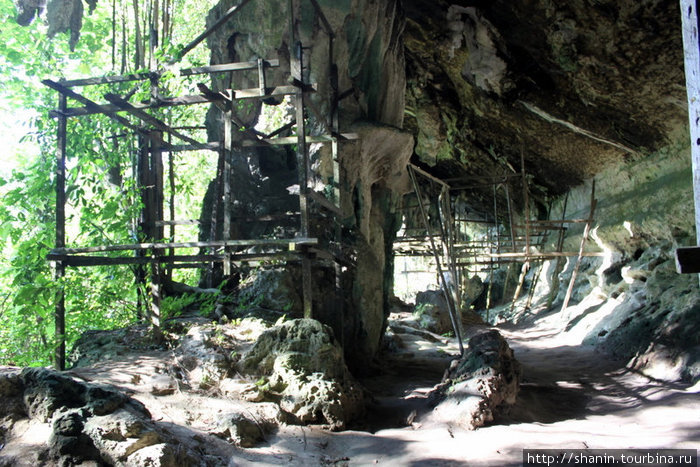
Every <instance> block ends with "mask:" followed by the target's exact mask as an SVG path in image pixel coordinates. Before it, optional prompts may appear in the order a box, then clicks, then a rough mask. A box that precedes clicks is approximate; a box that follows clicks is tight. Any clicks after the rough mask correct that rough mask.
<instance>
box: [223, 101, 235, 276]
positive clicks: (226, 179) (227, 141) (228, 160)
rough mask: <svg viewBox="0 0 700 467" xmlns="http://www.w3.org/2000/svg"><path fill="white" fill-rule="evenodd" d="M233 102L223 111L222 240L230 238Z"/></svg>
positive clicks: (226, 253)
mask: <svg viewBox="0 0 700 467" xmlns="http://www.w3.org/2000/svg"><path fill="white" fill-rule="evenodd" d="M232 117H233V102H231V103H229V108H228V109H227V110H226V112H224V171H223V187H224V206H223V209H224V225H223V232H222V240H230V239H231V165H232V158H233V134H232V132H233V125H232V120H231V119H232ZM230 275H231V261H230V258H229V250H228V247H226V248H224V277H228V276H230Z"/></svg>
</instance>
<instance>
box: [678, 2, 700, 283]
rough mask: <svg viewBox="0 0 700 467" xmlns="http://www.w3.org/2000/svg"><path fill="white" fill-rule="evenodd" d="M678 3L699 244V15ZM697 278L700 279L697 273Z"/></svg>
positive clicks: (699, 241) (690, 6) (695, 8)
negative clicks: (679, 6) (681, 30)
mask: <svg viewBox="0 0 700 467" xmlns="http://www.w3.org/2000/svg"><path fill="white" fill-rule="evenodd" d="M680 5H681V22H682V28H683V50H684V57H685V83H686V85H685V86H686V89H687V92H688V118H689V121H690V154H691V158H692V167H693V192H694V196H693V197H694V200H695V234H696V243H697V245H698V246H700V38H699V37H698V28H699V25H698V21H699V19H700V16H699V14H698V2H697V0H681V1H680ZM698 278H699V279H700V275H698Z"/></svg>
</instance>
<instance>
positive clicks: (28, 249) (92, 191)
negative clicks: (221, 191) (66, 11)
mask: <svg viewBox="0 0 700 467" xmlns="http://www.w3.org/2000/svg"><path fill="white" fill-rule="evenodd" d="M78 1H79V0H78ZM213 3H214V2H213V0H212V1H206V2H202V1H195V0H179V1H178V0H148V1H146V2H140V1H138V2H137V1H136V0H133V1H131V0H129V1H127V0H112V1H109V2H108V1H106V0H103V1H100V2H98V3H97V5H96V7H95V8H94V11H92V12H91V13H90V14H87V15H85V16H84V17H83V18H82V28H81V30H80V39H79V40H78V41H77V42H75V41H73V42H71V39H70V37H71V36H73V37H75V33H76V31H72V30H71V29H70V28H67V29H66V30H63V32H61V31H62V30H58V33H57V34H56V35H55V36H54V37H53V38H52V39H49V37H48V35H47V33H48V32H49V29H50V25H49V24H47V20H46V16H45V15H44V16H39V17H38V18H37V19H35V20H34V21H32V22H31V24H29V25H28V26H21V25H19V24H18V23H17V22H16V18H17V11H16V10H15V6H14V4H13V2H12V1H11V0H0V24H2V26H1V28H2V34H3V38H4V40H3V41H1V42H0V111H1V112H2V113H3V117H4V118H3V119H2V120H3V121H4V122H5V123H3V124H2V125H0V131H1V132H2V133H4V135H3V136H7V138H8V140H13V139H19V144H17V145H10V147H9V149H10V150H11V153H10V154H7V156H4V158H5V161H6V164H5V167H4V168H3V170H2V171H0V251H2V256H1V261H0V364H14V365H46V364H49V363H50V358H51V355H52V353H53V350H54V348H55V346H56V345H57V339H56V336H54V322H53V311H54V304H55V299H56V296H57V293H58V291H59V288H60V287H64V288H65V290H66V291H68V293H67V295H66V300H67V303H66V309H67V314H66V329H67V336H66V338H67V342H68V346H69V347H70V345H71V343H72V342H73V341H74V340H75V339H76V338H77V337H78V336H79V335H80V334H81V333H82V332H84V331H85V330H87V329H108V328H113V327H117V326H123V325H125V324H127V323H130V322H133V321H134V320H136V319H137V316H136V290H135V287H134V279H133V277H134V276H133V272H132V271H131V269H130V268H128V267H125V266H120V267H95V268H85V269H70V268H69V270H68V272H67V274H66V276H65V278H64V279H63V283H62V284H59V283H57V282H56V281H55V280H54V278H53V271H52V266H51V264H50V263H49V262H48V261H47V260H46V255H47V253H48V252H49V251H50V249H51V248H52V247H53V245H54V241H55V227H56V226H55V148H56V129H57V123H56V121H55V120H53V119H52V118H50V117H49V111H50V110H51V109H53V108H55V106H56V101H57V94H56V93H55V92H53V91H51V90H49V89H48V88H46V87H45V86H43V85H41V79H43V78H51V79H58V78H60V77H70V78H75V77H81V76H100V75H103V74H105V72H107V73H108V74H109V73H111V74H117V73H122V72H131V71H136V70H139V69H143V68H145V67H146V66H148V65H155V66H158V62H161V63H162V62H164V61H167V60H170V59H172V57H173V56H174V55H175V54H176V52H177V50H179V49H181V48H182V46H181V45H178V44H182V43H185V42H187V41H188V40H189V39H190V38H192V37H194V36H195V35H196V34H198V33H199V32H201V31H202V30H203V28H204V23H205V18H206V13H207V11H208V9H209V8H210V7H211V6H212V4H213ZM93 4H94V2H93ZM91 6H92V5H91ZM185 12H187V17H185ZM154 15H157V18H154ZM154 19H155V21H154ZM152 24H157V25H158V27H157V28H156V29H155V30H153V28H151V27H150V25H152ZM149 31H150V32H149ZM52 32H53V31H52ZM154 36H157V42H158V44H157V47H155V45H156V44H155V43H154V41H156V37H154ZM149 44H153V45H154V47H149ZM207 56H208V53H207V51H206V50H205V49H204V48H203V47H199V49H197V50H195V51H194V52H193V53H192V54H191V56H188V57H187V58H186V60H187V62H183V63H182V65H183V66H191V65H193V64H201V63H203V62H205V61H206V57H207ZM164 85H165V86H167V89H164V91H166V92H168V93H169V94H170V95H176V94H178V93H182V92H184V91H185V90H186V89H185V88H187V87H193V83H188V82H184V83H179V84H175V82H174V81H173V82H172V83H171V82H167V83H164ZM133 86H134V84H133V83H132V84H131V85H123V86H122V87H121V88H114V87H112V88H110V89H109V91H110V92H115V89H116V91H117V92H121V93H127V92H129V91H133V89H132V88H133ZM178 86H179V87H178ZM148 91H149V90H148V88H147V84H146V85H144V87H143V88H142V89H137V90H136V92H144V93H148ZM81 92H84V94H85V95H86V96H88V97H90V98H91V99H94V100H96V101H104V99H103V98H102V95H103V94H104V93H105V92H107V90H106V89H105V88H100V87H99V86H94V87H91V88H84V89H82V90H81ZM134 98H138V95H136V96H135V97H134ZM69 102H70V101H69ZM71 104H75V103H71ZM69 105H70V104H69ZM205 111H206V109H200V110H196V111H190V112H188V113H184V114H175V113H173V112H170V111H161V113H160V114H159V115H158V117H159V118H162V119H165V120H168V121H171V122H172V123H173V124H174V125H175V124H176V125H182V126H186V125H201V124H202V121H203V117H204V112H205ZM18 132H21V133H22V136H21V138H17V137H16V134H17V133H18ZM68 134H69V138H70V139H69V142H70V143H69V146H68V162H67V180H66V193H67V206H66V214H67V237H68V241H69V245H68V246H71V245H74V246H88V245H100V244H109V243H130V242H132V241H133V240H134V228H133V223H134V219H135V218H136V216H137V213H138V210H139V207H140V206H139V204H138V193H137V187H136V186H135V184H134V182H133V178H134V177H133V169H132V157H133V154H134V152H135V150H134V147H133V139H134V138H132V137H131V135H129V134H127V133H126V132H125V129H124V128H121V127H119V126H118V125H116V124H115V123H114V122H113V121H112V120H110V119H109V118H107V117H104V116H91V117H89V118H74V119H70V120H69V124H68ZM199 136H200V137H201V135H199ZM176 157H181V156H176ZM187 157H188V161H195V162H196V164H195V163H191V162H190V163H186V161H185V160H175V161H173V162H174V163H177V164H178V166H179V167H178V179H177V181H176V185H175V186H176V188H175V189H176V191H177V193H178V195H179V196H180V197H181V198H182V200H183V201H181V202H180V203H179V205H178V206H177V209H178V210H179V212H178V218H195V217H197V212H196V211H197V210H198V209H199V206H198V203H199V202H200V201H201V199H202V198H203V191H204V189H205V186H206V183H207V181H208V178H211V176H213V173H211V172H212V171H213V169H212V168H211V167H213V165H214V164H215V163H213V162H211V161H210V160H209V156H208V155H205V154H195V155H192V154H189V155H188V156H187ZM202 166H205V169H204V170H203V169H202ZM180 216H184V217H180Z"/></svg>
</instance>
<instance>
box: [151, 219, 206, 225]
mask: <svg viewBox="0 0 700 467" xmlns="http://www.w3.org/2000/svg"><path fill="white" fill-rule="evenodd" d="M201 223H202V222H201V221H200V220H199V219H181V220H178V219H175V220H168V221H156V226H157V227H163V226H166V225H200V224H201Z"/></svg>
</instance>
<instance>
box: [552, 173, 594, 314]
mask: <svg viewBox="0 0 700 467" xmlns="http://www.w3.org/2000/svg"><path fill="white" fill-rule="evenodd" d="M596 203H597V200H596V199H595V179H593V182H592V184H591V212H590V214H589V215H588V222H587V223H586V227H584V229H583V235H582V236H581V247H580V248H579V254H578V256H577V257H576V264H575V265H574V270H573V272H572V273H571V280H570V281H569V288H568V289H567V290H566V296H565V297H564V303H563V304H562V306H561V311H564V310H566V308H567V307H568V306H569V300H570V299H571V294H572V292H573V290H574V283H575V282H576V275H577V274H578V269H579V266H580V265H581V258H582V257H583V250H584V248H585V247H586V240H588V234H589V232H590V230H591V223H592V222H593V215H594V214H595V207H596Z"/></svg>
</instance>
